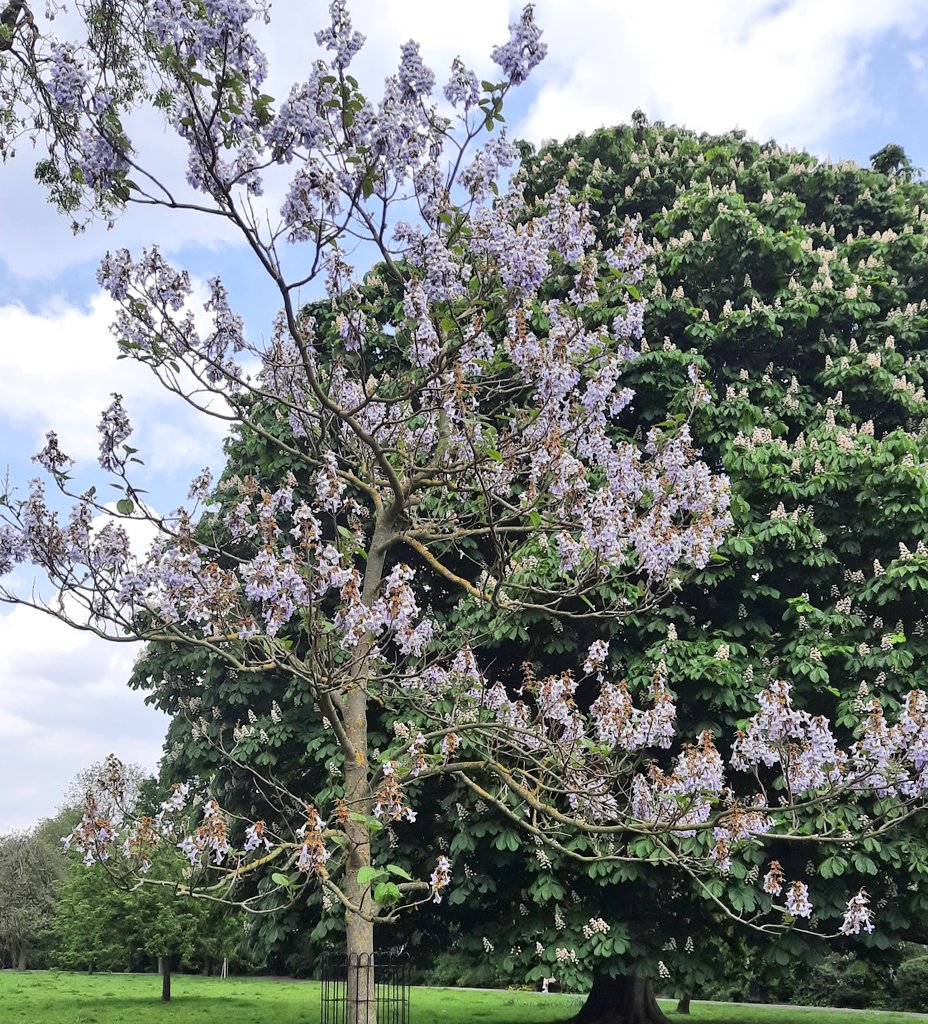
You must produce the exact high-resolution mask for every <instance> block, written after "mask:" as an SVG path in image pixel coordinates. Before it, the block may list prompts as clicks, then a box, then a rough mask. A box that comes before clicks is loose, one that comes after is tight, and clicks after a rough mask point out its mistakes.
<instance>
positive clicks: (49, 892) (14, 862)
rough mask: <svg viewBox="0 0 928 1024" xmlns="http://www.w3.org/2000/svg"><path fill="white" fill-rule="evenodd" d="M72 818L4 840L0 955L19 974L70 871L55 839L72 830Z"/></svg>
mask: <svg viewBox="0 0 928 1024" xmlns="http://www.w3.org/2000/svg"><path fill="white" fill-rule="evenodd" d="M72 818H73V814H69V815H63V816H62V817H61V818H58V819H54V820H53V821H52V822H43V823H41V824H40V825H37V826H35V827H34V828H31V829H26V830H22V831H17V832H11V833H9V834H8V835H5V836H0V950H3V951H5V955H6V956H8V957H9V958H10V960H11V962H12V964H13V966H15V967H16V968H17V970H20V971H24V970H25V969H26V967H27V966H28V962H29V952H30V949H31V948H32V947H33V945H34V944H35V943H36V941H37V940H38V938H39V937H40V935H41V934H42V932H43V931H44V929H45V928H46V927H47V926H48V924H49V922H50V921H51V918H52V914H53V911H54V906H55V890H56V885H57V883H58V882H59V881H60V880H61V879H62V878H63V877H64V875H65V873H66V870H67V865H66V863H65V860H64V858H63V857H62V855H61V851H60V849H59V848H58V847H57V842H56V838H55V836H54V834H56V833H57V835H60V834H61V833H62V832H64V831H65V830H66V829H67V828H68V827H70V826H72V825H73V821H72V820H71V819H72Z"/></svg>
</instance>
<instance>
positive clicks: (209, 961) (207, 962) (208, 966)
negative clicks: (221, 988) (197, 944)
mask: <svg viewBox="0 0 928 1024" xmlns="http://www.w3.org/2000/svg"><path fill="white" fill-rule="evenodd" d="M203 976H204V977H205V978H211V977H212V976H213V958H212V957H211V956H209V955H207V956H204V957H203Z"/></svg>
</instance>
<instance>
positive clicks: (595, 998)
mask: <svg viewBox="0 0 928 1024" xmlns="http://www.w3.org/2000/svg"><path fill="white" fill-rule="evenodd" d="M571 1024H670V1021H669V1020H668V1019H667V1017H665V1016H664V1012H663V1010H661V1008H660V1007H659V1006H658V1005H657V1000H656V999H655V998H654V988H653V986H652V985H651V982H650V981H649V980H648V979H647V978H634V977H631V976H629V977H626V978H610V977H608V976H607V975H605V974H594V975H593V987H592V988H591V989H590V994H589V995H588V996H587V1000H586V1002H585V1003H584V1004H583V1006H582V1007H581V1009H580V1012H579V1013H578V1014H577V1016H576V1017H574V1018H573V1020H572V1021H571Z"/></svg>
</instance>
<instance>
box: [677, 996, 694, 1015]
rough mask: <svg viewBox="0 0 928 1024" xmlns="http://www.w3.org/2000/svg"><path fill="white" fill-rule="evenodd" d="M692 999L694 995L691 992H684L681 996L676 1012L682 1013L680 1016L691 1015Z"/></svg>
mask: <svg viewBox="0 0 928 1024" xmlns="http://www.w3.org/2000/svg"><path fill="white" fill-rule="evenodd" d="M690 999H692V993H691V992H684V993H683V995H682V996H680V1000H679V1002H678V1003H677V1010H676V1012H677V1013H680V1014H689V1012H690Z"/></svg>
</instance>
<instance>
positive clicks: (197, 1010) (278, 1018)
mask: <svg viewBox="0 0 928 1024" xmlns="http://www.w3.org/2000/svg"><path fill="white" fill-rule="evenodd" d="M173 992H174V998H173V999H172V1001H171V1002H170V1003H162V1002H161V1000H160V993H161V982H160V979H159V978H158V977H157V976H156V975H153V974H92V975H89V974H84V973H70V972H65V971H27V972H25V973H19V972H15V971H9V970H7V971H0V1024H38V1022H41V1024H203V1022H205V1021H207V1020H208V1019H217V1015H221V1016H219V1019H221V1020H222V1022H223V1024H265V1022H267V1024H319V1020H320V1006H319V1001H320V992H319V983H318V982H314V981H295V980H292V979H283V978H244V977H243V978H228V979H225V980H222V979H218V978H203V977H200V976H198V975H187V974H178V975H175V976H174V983H173ZM582 1002H583V1000H582V997H580V996H571V995H547V996H545V995H542V994H541V993H538V992H518V991H478V990H471V989H454V988H422V987H414V988H413V989H412V993H411V1000H410V1006H411V1013H410V1024H431V1022H432V1021H436V1022H440V1024H555V1022H556V1021H565V1020H567V1019H568V1018H569V1017H570V1016H572V1014H574V1013H576V1011H577V1009H578V1008H579V1007H580V1005H581V1004H582ZM674 1005H675V1004H674V1002H672V1001H669V1000H668V1001H662V1006H663V1008H664V1010H665V1012H667V1013H668V1014H669V1016H670V1018H671V1020H673V1021H679V1022H680V1024H684V1022H686V1021H692V1022H694V1024H803V1022H805V1024H815V1022H816V1021H819V1020H822V1021H827V1024H925V1022H926V1021H928V1016H926V1015H924V1014H917V1013H900V1012H895V1011H881V1010H845V1009H830V1008H797V1007H775V1006H765V1005H760V1004H754V1003H752V1004H738V1003H708V1002H701V1001H694V1002H693V1005H692V1013H691V1015H690V1016H689V1017H683V1016H680V1017H678V1016H676V1015H675V1014H674V1013H673V1012H672V1010H673V1007H674Z"/></svg>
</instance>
